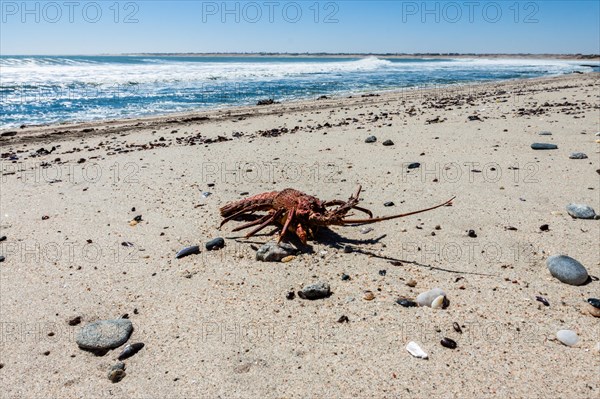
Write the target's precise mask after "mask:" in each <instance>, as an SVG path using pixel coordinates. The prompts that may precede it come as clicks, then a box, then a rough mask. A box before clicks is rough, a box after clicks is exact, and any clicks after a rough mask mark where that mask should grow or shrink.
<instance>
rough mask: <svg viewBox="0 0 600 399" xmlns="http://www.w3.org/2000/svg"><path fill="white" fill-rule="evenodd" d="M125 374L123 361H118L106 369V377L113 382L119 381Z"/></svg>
mask: <svg viewBox="0 0 600 399" xmlns="http://www.w3.org/2000/svg"><path fill="white" fill-rule="evenodd" d="M125 375H126V373H125V363H121V362H118V363H117V364H115V365H114V366H111V368H110V369H109V370H108V379H109V380H111V381H112V382H113V383H116V382H119V381H121V380H122V379H123V378H124V377H125Z"/></svg>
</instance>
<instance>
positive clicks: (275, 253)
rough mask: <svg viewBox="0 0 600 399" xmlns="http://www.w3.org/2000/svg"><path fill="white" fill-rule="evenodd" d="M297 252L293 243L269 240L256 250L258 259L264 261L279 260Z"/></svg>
mask: <svg viewBox="0 0 600 399" xmlns="http://www.w3.org/2000/svg"><path fill="white" fill-rule="evenodd" d="M295 254H296V248H294V247H293V246H292V245H291V244H288V243H285V242H282V243H279V244H276V243H274V242H268V243H266V244H265V245H263V246H262V247H260V248H259V249H258V251H256V260H260V261H262V262H279V261H281V259H283V258H285V257H286V256H290V255H295Z"/></svg>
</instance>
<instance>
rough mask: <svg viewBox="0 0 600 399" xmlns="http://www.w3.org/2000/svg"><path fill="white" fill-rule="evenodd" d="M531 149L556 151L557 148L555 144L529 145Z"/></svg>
mask: <svg viewBox="0 0 600 399" xmlns="http://www.w3.org/2000/svg"><path fill="white" fill-rule="evenodd" d="M531 149H533V150H557V149H558V146H557V145H556V144H550V143H533V144H532V145H531Z"/></svg>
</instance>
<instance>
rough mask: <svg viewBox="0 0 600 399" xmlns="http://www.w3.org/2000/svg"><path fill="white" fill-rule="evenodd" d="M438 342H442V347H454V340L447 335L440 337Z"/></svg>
mask: <svg viewBox="0 0 600 399" xmlns="http://www.w3.org/2000/svg"><path fill="white" fill-rule="evenodd" d="M440 344H442V346H443V347H444V348H448V349H456V341H455V340H453V339H451V338H448V337H444V338H442V340H441V341H440Z"/></svg>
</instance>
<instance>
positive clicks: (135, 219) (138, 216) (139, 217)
mask: <svg viewBox="0 0 600 399" xmlns="http://www.w3.org/2000/svg"><path fill="white" fill-rule="evenodd" d="M133 220H134V221H136V222H138V223H139V222H141V221H142V215H137V216H136V217H134V218H133Z"/></svg>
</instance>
